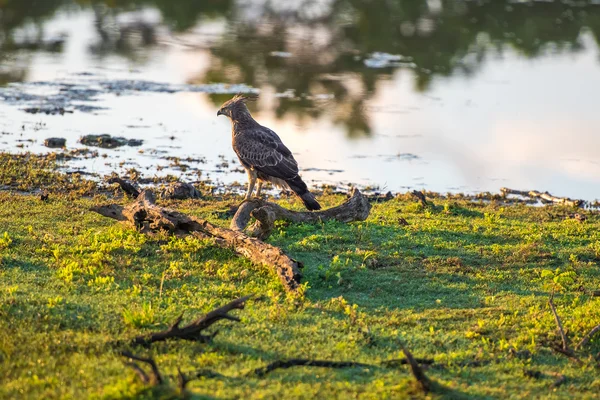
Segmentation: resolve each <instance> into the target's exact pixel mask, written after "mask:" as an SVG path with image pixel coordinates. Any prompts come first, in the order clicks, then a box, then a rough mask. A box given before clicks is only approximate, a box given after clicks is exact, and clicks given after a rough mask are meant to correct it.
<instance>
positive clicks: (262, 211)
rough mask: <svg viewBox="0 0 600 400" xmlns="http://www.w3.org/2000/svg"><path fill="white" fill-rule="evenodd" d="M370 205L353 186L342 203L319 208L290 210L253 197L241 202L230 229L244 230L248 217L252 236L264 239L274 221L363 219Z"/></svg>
mask: <svg viewBox="0 0 600 400" xmlns="http://www.w3.org/2000/svg"><path fill="white" fill-rule="evenodd" d="M370 211H371V204H370V203H369V199H368V198H367V197H366V196H364V195H363V194H362V193H361V192H360V190H358V189H356V188H354V189H352V192H351V194H350V197H349V198H348V199H347V200H346V201H345V202H344V203H343V204H341V205H339V206H337V207H332V208H329V209H327V210H322V211H313V212H310V211H292V210H288V209H286V208H283V207H281V206H280V205H278V204H275V203H271V202H268V201H263V200H261V199H252V200H249V201H246V202H244V203H242V205H241V206H240V207H239V208H238V210H237V212H236V213H235V215H234V217H233V219H232V220H231V225H230V228H231V229H232V230H234V231H243V230H244V229H246V226H248V223H249V222H250V220H251V217H254V218H256V222H255V223H254V225H252V226H251V227H250V228H249V229H248V231H249V233H250V235H251V236H254V237H257V238H259V239H261V240H264V239H266V238H267V237H269V235H270V234H271V231H272V230H273V228H274V224H275V221H287V222H293V223H306V224H314V223H322V222H325V221H332V220H335V221H340V222H353V221H364V220H366V219H367V218H368V217H369V213H370Z"/></svg>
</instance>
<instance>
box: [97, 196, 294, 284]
mask: <svg viewBox="0 0 600 400" xmlns="http://www.w3.org/2000/svg"><path fill="white" fill-rule="evenodd" d="M91 210H92V211H94V212H97V213H99V214H100V215H103V216H105V217H108V218H113V219H116V220H119V221H129V222H130V223H132V224H133V225H134V226H136V227H138V228H139V229H140V230H141V231H142V232H151V231H158V230H166V231H169V232H172V233H174V234H198V235H200V236H202V237H206V238H213V239H214V240H215V243H216V244H217V245H218V246H220V247H224V248H230V249H233V250H234V251H235V252H236V253H238V254H240V255H242V256H244V257H246V258H248V259H249V260H251V261H252V262H254V263H257V264H265V265H268V266H270V267H271V268H273V269H274V270H275V271H276V273H277V275H278V276H279V279H280V280H281V282H282V283H283V285H284V286H285V287H286V289H288V290H295V289H297V288H298V285H299V283H300V280H301V278H302V274H301V272H300V269H301V268H302V264H301V263H300V262H298V261H296V260H293V259H292V258H290V257H289V256H288V255H286V254H285V253H284V252H283V251H282V250H281V249H280V248H278V247H275V246H271V245H270V244H267V243H263V242H262V241H260V240H258V239H255V238H251V237H249V236H248V235H246V234H244V233H243V232H237V231H232V230H230V229H226V228H221V227H219V226H216V225H213V224H211V223H210V222H208V221H206V220H203V219H200V218H196V217H190V216H188V215H186V214H183V213H180V212H177V211H174V210H170V209H167V208H163V207H159V206H157V205H156V204H155V197H154V194H153V193H152V191H150V190H144V191H143V192H142V193H140V195H139V196H138V197H137V199H136V201H135V202H134V203H132V204H129V205H128V206H125V207H123V206H121V205H118V204H110V205H105V206H98V207H92V209H91Z"/></svg>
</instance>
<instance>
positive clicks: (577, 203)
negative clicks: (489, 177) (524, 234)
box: [500, 187, 584, 207]
mask: <svg viewBox="0 0 600 400" xmlns="http://www.w3.org/2000/svg"><path fill="white" fill-rule="evenodd" d="M500 193H502V195H503V196H506V195H509V194H513V195H516V196H521V197H529V198H532V199H541V200H543V201H546V202H548V203H555V204H564V205H567V206H570V207H581V206H582V205H583V203H584V201H583V200H572V199H570V198H568V197H556V196H553V195H551V194H550V193H548V192H538V191H537V190H530V191H523V190H514V189H509V188H505V187H503V188H500Z"/></svg>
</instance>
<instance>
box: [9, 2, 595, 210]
mask: <svg viewBox="0 0 600 400" xmlns="http://www.w3.org/2000/svg"><path fill="white" fill-rule="evenodd" d="M82 3H85V5H79V4H77V3H76V2H73V1H69V0H44V1H32V0H29V1H25V0H19V1H10V0H9V1H4V2H2V3H1V5H0V22H1V24H0V29H2V31H1V32H0V48H1V53H0V62H1V64H0V84H1V86H0V131H2V134H1V135H0V144H1V146H2V148H3V149H4V150H5V151H10V152H25V151H33V152H48V151H49V150H48V149H47V148H46V147H44V140H45V139H46V138H49V137H63V138H66V139H67V151H72V150H74V149H80V148H89V149H91V150H93V151H97V154H93V156H92V157H90V154H89V153H88V154H87V155H85V154H80V155H78V156H76V157H74V158H73V159H72V160H70V161H69V162H68V164H67V165H66V168H67V169H71V170H80V171H85V172H88V173H92V174H97V175H99V176H102V175H105V174H110V173H111V172H117V173H119V174H127V171H131V169H132V168H134V169H135V170H137V171H139V173H141V174H142V175H143V176H145V177H152V176H156V175H159V176H160V175H166V174H173V175H176V176H179V177H181V178H182V179H184V180H186V181H194V180H198V179H207V178H208V179H212V180H213V181H214V182H232V181H243V182H245V179H246V177H245V175H244V174H243V173H242V172H241V171H240V169H239V165H238V163H237V161H236V160H235V155H234V153H233V151H232V150H231V144H230V140H231V139H230V126H229V122H228V120H227V119H226V118H225V117H219V118H217V116H216V111H217V109H218V108H219V106H220V104H221V103H222V102H224V101H225V100H227V99H228V98H229V97H230V96H231V95H232V94H233V93H237V92H252V93H259V94H260V97H259V100H258V101H257V102H256V103H253V104H252V105H251V109H252V112H253V115H254V117H255V118H256V119H257V120H258V121H259V122H260V123H261V124H263V125H266V126H268V127H270V128H271V129H273V130H274V131H276V132H277V133H278V134H279V135H280V136H281V137H282V139H283V141H284V142H285V143H286V144H287V145H288V147H290V148H291V149H292V150H293V152H294V153H295V156H296V159H297V160H298V161H299V164H300V166H301V168H302V170H303V172H302V174H303V176H304V178H305V179H306V180H307V181H308V182H309V183H310V184H312V185H319V184H322V183H333V184H339V185H340V186H346V185H349V184H359V185H363V186H376V187H379V189H380V190H386V191H387V190H392V191H404V190H406V189H409V188H410V189H413V188H414V189H425V190H432V191H439V192H467V193H474V192H480V191H493V192H497V191H498V190H499V188H500V187H502V186H506V187H511V188H514V189H523V190H525V189H527V190H529V189H537V190H548V191H550V192H551V193H553V194H555V195H564V196H571V197H577V198H583V199H587V200H593V199H597V198H599V197H600V186H599V183H600V111H599V107H598V100H597V99H598V97H597V96H598V93H600V53H599V43H600V42H599V40H600V3H598V2H592V1H571V2H562V1H561V2H558V1H506V2H505V1H497V0H494V1H460V0H428V1H425V0H404V1H401V0H396V1H387V2H386V1H373V2H363V1H353V0H323V1H320V0H317V1H313V0H311V1H308V0H307V1H302V0H297V1H285V2H283V1H281V2H279V1H271V2H269V1H259V0H256V1H253V0H246V1H243V0H239V1H234V0H225V1H217V0H213V1H171V0H146V1H145V0H129V1H125V0H124V1H90V2H82ZM87 134H110V135H112V136H122V137H125V138H127V139H141V140H142V141H143V143H142V144H141V145H139V146H123V147H118V148H115V149H104V148H94V147H87V146H85V145H83V144H81V143H79V142H78V139H79V138H80V137H81V136H83V135H87ZM62 151H63V150H58V152H62Z"/></svg>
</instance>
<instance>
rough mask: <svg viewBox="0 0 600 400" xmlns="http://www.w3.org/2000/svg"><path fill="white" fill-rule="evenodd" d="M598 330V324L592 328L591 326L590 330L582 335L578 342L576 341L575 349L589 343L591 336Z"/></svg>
mask: <svg viewBox="0 0 600 400" xmlns="http://www.w3.org/2000/svg"><path fill="white" fill-rule="evenodd" d="M598 332H600V324H598V325H596V326H595V327H594V328H592V330H591V331H589V332H588V333H587V334H586V335H585V336H584V337H583V339H581V341H580V342H579V343H577V345H576V346H575V348H576V349H580V348H582V347H583V346H585V345H586V344H588V343H589V341H590V340H591V339H592V336H594V335H595V334H596V333H598Z"/></svg>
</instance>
